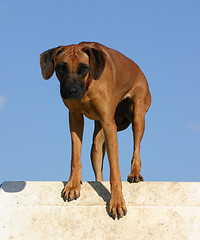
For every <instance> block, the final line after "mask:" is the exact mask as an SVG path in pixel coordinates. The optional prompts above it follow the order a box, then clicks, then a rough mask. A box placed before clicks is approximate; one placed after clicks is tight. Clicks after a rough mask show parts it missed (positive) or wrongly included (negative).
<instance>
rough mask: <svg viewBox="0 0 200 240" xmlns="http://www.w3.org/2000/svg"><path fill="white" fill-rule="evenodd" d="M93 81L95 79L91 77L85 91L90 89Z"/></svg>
mask: <svg viewBox="0 0 200 240" xmlns="http://www.w3.org/2000/svg"><path fill="white" fill-rule="evenodd" d="M92 81H93V78H91V79H90V82H89V84H88V85H87V87H86V88H85V91H88V89H89V87H90V85H91V84H92Z"/></svg>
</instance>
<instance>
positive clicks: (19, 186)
mask: <svg viewBox="0 0 200 240" xmlns="http://www.w3.org/2000/svg"><path fill="white" fill-rule="evenodd" d="M25 186H26V182H24V181H21V182H14V181H13V182H3V183H2V184H1V185H0V188H1V189H3V191H4V192H8V193H15V192H21V191H22V190H24V188H25Z"/></svg>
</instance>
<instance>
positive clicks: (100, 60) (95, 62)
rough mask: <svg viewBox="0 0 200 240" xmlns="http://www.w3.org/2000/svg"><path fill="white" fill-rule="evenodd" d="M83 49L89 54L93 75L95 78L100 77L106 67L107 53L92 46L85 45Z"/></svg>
mask: <svg viewBox="0 0 200 240" xmlns="http://www.w3.org/2000/svg"><path fill="white" fill-rule="evenodd" d="M82 50H83V51H84V52H85V53H87V55H88V56H89V62H90V74H91V77H92V78H93V79H94V80H97V79H99V78H100V76H101V74H102V73H103V70H104V67H105V54H104V53H103V52H102V51H100V50H97V49H95V48H90V47H84V48H83V49H82Z"/></svg>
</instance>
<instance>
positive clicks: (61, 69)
mask: <svg viewBox="0 0 200 240" xmlns="http://www.w3.org/2000/svg"><path fill="white" fill-rule="evenodd" d="M56 71H58V72H59V73H65V72H67V71H68V69H67V63H59V64H58V65H57V66H56Z"/></svg>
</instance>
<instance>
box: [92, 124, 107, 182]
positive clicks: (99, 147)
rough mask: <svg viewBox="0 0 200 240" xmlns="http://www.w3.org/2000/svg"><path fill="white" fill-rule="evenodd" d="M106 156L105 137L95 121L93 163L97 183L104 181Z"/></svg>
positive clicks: (99, 125)
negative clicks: (104, 160)
mask: <svg viewBox="0 0 200 240" xmlns="http://www.w3.org/2000/svg"><path fill="white" fill-rule="evenodd" d="M104 155H105V137H104V132H103V129H102V126H101V123H100V122H99V121H95V129H94V134H93V143H92V148H91V161H92V166H93V170H94V173H95V179H96V181H103V159H104Z"/></svg>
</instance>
